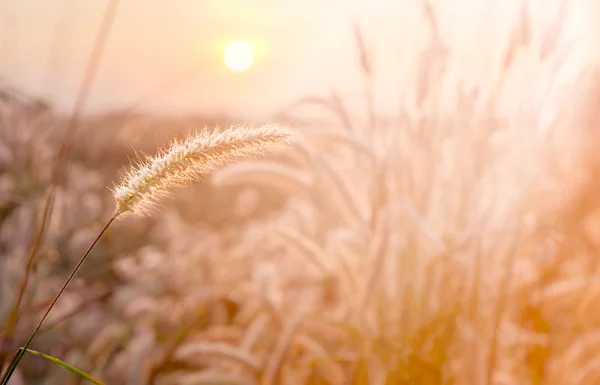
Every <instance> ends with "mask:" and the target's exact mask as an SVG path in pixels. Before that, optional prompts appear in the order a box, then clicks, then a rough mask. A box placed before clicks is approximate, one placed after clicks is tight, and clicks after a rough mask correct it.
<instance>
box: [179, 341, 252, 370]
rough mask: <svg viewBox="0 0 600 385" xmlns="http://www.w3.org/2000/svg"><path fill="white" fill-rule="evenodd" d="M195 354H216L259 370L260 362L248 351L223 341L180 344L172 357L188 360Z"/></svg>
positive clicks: (195, 355)
mask: <svg viewBox="0 0 600 385" xmlns="http://www.w3.org/2000/svg"><path fill="white" fill-rule="evenodd" d="M197 356H218V357H222V358H228V359H230V360H232V361H234V362H238V363H240V364H242V365H244V366H245V367H247V368H249V369H252V371H254V372H259V371H260V369H261V364H260V361H259V360H258V359H256V358H255V357H253V356H252V355H251V354H250V353H248V352H247V351H245V350H242V349H240V348H237V347H235V346H231V345H227V344H223V343H194V344H187V345H182V346H180V347H179V348H178V349H177V352H175V355H174V358H175V359H176V360H181V361H190V360H193V359H194V358H195V357H197Z"/></svg>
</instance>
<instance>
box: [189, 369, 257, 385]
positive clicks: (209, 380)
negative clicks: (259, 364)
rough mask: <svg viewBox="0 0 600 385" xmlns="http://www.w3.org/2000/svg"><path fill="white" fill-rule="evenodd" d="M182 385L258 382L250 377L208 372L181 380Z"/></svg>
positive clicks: (234, 384)
mask: <svg viewBox="0 0 600 385" xmlns="http://www.w3.org/2000/svg"><path fill="white" fill-rule="evenodd" d="M178 384H180V385H255V384H258V382H257V381H256V380H255V379H253V378H250V377H247V376H241V375H237V374H232V373H220V372H216V371H212V370H206V371H204V372H200V373H194V374H188V375H185V376H182V377H180V378H179V382H178Z"/></svg>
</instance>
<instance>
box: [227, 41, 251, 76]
mask: <svg viewBox="0 0 600 385" xmlns="http://www.w3.org/2000/svg"><path fill="white" fill-rule="evenodd" d="M253 60H254V54H253V52H252V46H251V45H250V43H248V42H245V41H233V42H231V43H229V45H228V46H227V49H226V50H225V65H227V68H229V69H230V70H232V71H233V72H244V71H247V70H248V69H249V68H250V66H251V65H252V62H253Z"/></svg>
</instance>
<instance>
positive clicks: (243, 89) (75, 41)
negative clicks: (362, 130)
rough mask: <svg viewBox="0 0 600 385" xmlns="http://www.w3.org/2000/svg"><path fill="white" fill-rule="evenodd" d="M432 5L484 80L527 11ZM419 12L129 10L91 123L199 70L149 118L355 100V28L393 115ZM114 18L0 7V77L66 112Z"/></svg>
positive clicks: (65, 1)
mask: <svg viewBox="0 0 600 385" xmlns="http://www.w3.org/2000/svg"><path fill="white" fill-rule="evenodd" d="M583 1H585V0H582V1H580V2H579V3H583ZM573 2H574V3H577V2H578V1H576V0H574V1H573ZM433 3H434V4H435V3H438V4H441V6H439V7H437V8H438V11H439V15H440V24H441V28H442V32H443V33H444V35H445V37H446V38H447V40H448V41H449V42H450V43H453V44H454V46H455V47H457V50H458V51H459V53H460V52H462V54H463V55H464V56H465V60H470V59H476V60H479V61H481V63H482V68H483V69H482V70H481V71H480V72H481V73H480V75H481V76H485V72H486V71H487V70H486V69H485V66H486V65H487V64H485V63H488V64H489V62H490V61H491V60H492V59H493V58H492V55H491V54H490V52H492V51H493V50H494V47H495V48H497V47H498V46H499V45H501V41H502V36H505V35H506V26H507V25H509V24H510V23H512V21H514V19H515V17H516V10H517V9H518V3H519V0H497V1H495V0H480V1H478V0H445V1H441V2H440V1H437V2H436V1H433ZM533 3H534V5H532V7H533V8H534V9H535V7H536V5H535V4H537V9H538V11H540V12H549V13H550V12H552V9H556V7H551V6H546V5H544V4H545V3H544V1H543V0H534V1H533ZM546 3H548V2H546ZM552 3H556V2H555V1H552ZM417 4H418V1H417V0H395V1H394V0H389V1H388V0H304V1H302V0H254V1H252V0H172V1H165V0H122V1H121V2H120V5H119V9H118V13H117V17H116V19H115V23H114V27H113V30H112V32H111V36H110V39H109V41H108V44H107V48H106V51H105V55H104V58H103V61H102V64H101V66H100V68H99V71H98V74H97V78H96V81H95V83H94V86H93V90H92V95H91V97H90V99H89V103H88V111H93V110H99V109H104V108H111V107H119V106H122V105H124V104H127V103H131V102H132V101H134V100H135V99H136V98H137V97H139V96H141V95H143V94H144V93H146V92H148V91H149V90H151V89H153V88H154V87H156V86H157V85H159V84H161V83H164V82H165V81H168V80H169V79H172V78H174V77H176V76H177V75H178V74H180V73H181V72H182V71H185V70H187V69H189V68H190V67H192V66H194V65H195V64H194V63H197V68H198V72H197V73H196V74H195V76H193V77H191V78H189V79H188V80H187V81H185V82H184V83H182V84H179V85H178V86H177V87H175V88H172V89H170V90H169V91H168V92H165V93H162V94H161V95H159V96H155V97H153V99H152V101H151V102H150V103H148V104H147V106H148V107H151V108H160V109H162V110H166V111H171V112H178V111H190V110H194V111H197V112H200V113H202V112H206V113H212V112H215V111H229V112H231V111H233V112H235V113H239V114H244V115H247V116H261V115H265V114H268V113H270V112H271V111H273V110H275V109H278V108H281V107H283V106H285V105H287V104H289V103H291V102H292V101H294V100H296V99H298V98H300V97H302V96H309V95H315V94H326V93H327V92H328V90H329V89H330V88H331V87H336V88H338V89H339V90H340V91H341V92H343V93H344V94H347V95H357V94H358V93H359V92H361V90H362V88H361V87H362V83H361V82H360V80H361V78H360V76H359V71H358V65H357V61H356V56H355V55H356V51H355V47H354V40H353V39H354V36H353V33H352V32H353V31H352V25H351V21H352V19H357V20H359V22H360V24H361V25H362V26H364V29H365V34H366V35H367V39H368V40H369V42H370V46H371V47H372V49H373V50H374V51H375V52H376V57H375V62H376V67H375V68H376V73H377V79H376V80H377V84H378V85H379V89H380V92H379V93H378V101H379V102H378V106H379V108H380V109H382V110H387V109H392V108H393V106H394V105H395V103H397V98H398V93H399V91H400V89H401V87H402V84H403V83H402V81H403V79H402V73H403V69H406V68H407V66H409V65H410V63H411V56H410V55H414V52H415V47H418V45H419V44H420V41H422V39H423V38H424V37H423V35H424V32H423V31H425V29H426V26H424V23H423V21H422V20H423V19H422V18H421V15H422V12H421V11H420V8H419V7H418V6H416V5H417ZM105 6H106V1H105V0H85V1H80V0H0V7H1V8H0V37H1V39H0V74H1V75H2V76H3V77H4V78H5V79H7V80H9V81H10V82H11V83H12V84H14V85H17V86H20V87H22V88H24V89H25V90H26V91H29V92H31V93H33V94H41V95H43V96H45V97H46V98H48V99H50V100H53V101H54V102H55V103H56V105H57V106H58V107H59V108H61V109H64V110H68V109H69V108H70V106H71V105H72V103H73V100H74V97H75V93H76V90H77V87H78V85H79V83H80V82H81V77H82V74H83V68H84V63H85V61H86V59H87V57H88V55H89V51H90V49H91V47H90V45H91V42H92V40H93V37H94V35H95V33H96V30H97V28H98V25H99V22H100V17H101V15H102V13H103V11H104V8H105ZM498 31H500V32H498ZM502 31H504V32H502ZM237 39H243V40H248V41H250V42H252V43H253V44H254V46H255V49H256V51H257V53H256V54H257V57H256V59H255V63H254V65H253V67H252V68H251V69H250V70H249V71H248V72H246V73H242V74H236V73H233V72H231V71H229V70H227V69H226V67H225V66H224V64H223V58H222V50H223V49H224V46H225V44H226V43H227V42H228V41H230V40H237ZM482 42H483V43H482ZM475 48H476V50H475ZM486 50H487V51H486ZM496 51H497V49H496ZM413 62H414V61H413ZM404 72H406V71H404ZM408 73H410V71H408ZM474 76H477V73H474Z"/></svg>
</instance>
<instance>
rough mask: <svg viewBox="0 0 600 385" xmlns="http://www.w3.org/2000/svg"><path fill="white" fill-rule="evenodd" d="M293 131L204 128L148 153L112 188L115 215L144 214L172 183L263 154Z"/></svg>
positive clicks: (287, 138)
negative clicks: (119, 183)
mask: <svg viewBox="0 0 600 385" xmlns="http://www.w3.org/2000/svg"><path fill="white" fill-rule="evenodd" d="M291 138H292V133H291V132H290V131H288V130H285V129H283V128H281V127H279V126H274V125H267V126H264V127H260V128H248V127H241V126H236V127H232V128H230V129H227V130H224V131H222V132H211V131H208V130H206V129H204V130H202V131H201V132H199V133H197V134H195V135H191V136H189V137H188V138H187V139H185V140H184V141H180V140H175V141H174V142H173V143H172V144H171V146H170V147H169V148H168V149H167V150H164V151H161V152H160V153H159V154H158V155H156V156H154V157H147V158H146V160H145V161H144V162H142V163H141V164H139V165H138V167H136V168H134V169H133V170H131V171H130V172H129V173H128V174H127V175H126V176H125V178H124V180H123V181H122V183H121V185H119V186H117V187H115V189H114V190H113V194H114V197H115V199H116V201H117V211H116V212H117V215H118V214H122V213H126V212H133V213H136V214H143V213H145V212H147V211H148V209H149V208H151V207H152V206H154V205H155V204H156V203H158V201H159V200H160V199H161V198H162V197H164V196H165V195H167V193H168V190H169V189H170V188H173V187H179V186H182V185H185V184H187V183H189V182H191V181H192V180H195V179H197V178H198V177H199V176H201V175H204V174H207V173H209V172H210V171H212V170H214V169H216V168H217V167H219V166H222V165H224V164H227V163H229V162H232V161H235V160H238V159H241V158H246V157H249V156H253V155H258V154H262V153H264V152H265V150H266V148H267V147H270V146H272V145H275V144H278V143H282V142H288V141H289V140H290V139H291Z"/></svg>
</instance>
